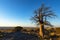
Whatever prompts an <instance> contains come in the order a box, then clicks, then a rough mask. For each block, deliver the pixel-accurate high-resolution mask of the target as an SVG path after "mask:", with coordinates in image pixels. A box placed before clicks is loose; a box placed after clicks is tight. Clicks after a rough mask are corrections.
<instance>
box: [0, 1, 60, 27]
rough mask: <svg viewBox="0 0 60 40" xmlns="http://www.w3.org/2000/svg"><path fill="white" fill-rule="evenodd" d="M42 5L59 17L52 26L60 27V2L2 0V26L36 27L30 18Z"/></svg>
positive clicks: (0, 11) (0, 19)
mask: <svg viewBox="0 0 60 40" xmlns="http://www.w3.org/2000/svg"><path fill="white" fill-rule="evenodd" d="M42 3H44V4H45V5H46V6H48V7H51V9H52V10H53V11H54V12H55V14H56V15H57V18H53V19H49V21H50V22H51V24H53V25H54V26H60V21H59V20H60V0H0V26H35V24H33V23H32V21H31V20H30V18H31V16H33V13H34V10H37V9H38V8H39V7H40V6H41V4H42Z"/></svg>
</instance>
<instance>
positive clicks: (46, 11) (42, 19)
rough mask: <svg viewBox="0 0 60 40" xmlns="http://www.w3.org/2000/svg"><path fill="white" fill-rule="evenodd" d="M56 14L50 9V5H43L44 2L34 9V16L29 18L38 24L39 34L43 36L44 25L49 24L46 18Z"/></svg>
mask: <svg viewBox="0 0 60 40" xmlns="http://www.w3.org/2000/svg"><path fill="white" fill-rule="evenodd" d="M55 16H56V15H55V14H54V13H53V12H52V11H51V10H50V7H45V5H44V4H42V5H41V7H40V8H39V9H38V10H35V11H34V16H33V17H32V18H31V19H32V20H33V21H34V22H35V23H36V24H37V25H40V31H39V34H40V36H41V37H42V38H43V37H44V25H50V26H51V24H50V22H48V21H47V18H52V17H55Z"/></svg>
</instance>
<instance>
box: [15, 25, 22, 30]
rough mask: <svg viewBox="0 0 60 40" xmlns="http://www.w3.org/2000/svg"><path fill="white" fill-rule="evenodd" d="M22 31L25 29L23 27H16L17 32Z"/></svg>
mask: <svg viewBox="0 0 60 40" xmlns="http://www.w3.org/2000/svg"><path fill="white" fill-rule="evenodd" d="M22 29H23V27H21V26H17V27H15V31H21V30H22Z"/></svg>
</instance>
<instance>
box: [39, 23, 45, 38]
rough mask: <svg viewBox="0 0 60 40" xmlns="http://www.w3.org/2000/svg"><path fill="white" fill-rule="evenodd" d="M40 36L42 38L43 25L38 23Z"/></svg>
mask: <svg viewBox="0 0 60 40" xmlns="http://www.w3.org/2000/svg"><path fill="white" fill-rule="evenodd" d="M39 34H40V36H41V37H42V38H43V37H44V25H43V24H40V31H39Z"/></svg>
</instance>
